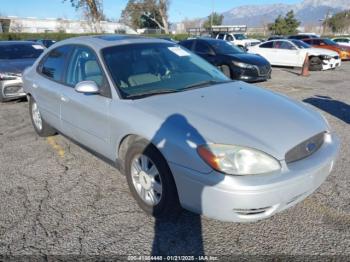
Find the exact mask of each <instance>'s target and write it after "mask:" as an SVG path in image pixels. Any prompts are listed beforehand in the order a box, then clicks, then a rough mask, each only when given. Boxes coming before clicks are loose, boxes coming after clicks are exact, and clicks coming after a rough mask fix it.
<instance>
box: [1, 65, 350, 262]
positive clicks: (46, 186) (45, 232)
mask: <svg viewBox="0 0 350 262" xmlns="http://www.w3.org/2000/svg"><path fill="white" fill-rule="evenodd" d="M298 73H299V72H298V71H297V70H294V69H288V68H273V73H272V79H271V80H269V81H268V82H263V83H258V84H257V85H259V86H262V87H265V88H268V89H271V90H273V91H277V92H280V93H283V94H286V95H288V96H290V97H293V98H295V99H297V100H299V101H304V102H306V103H308V104H310V105H311V106H314V107H316V108H317V109H318V110H320V112H322V114H323V115H324V116H325V117H326V118H327V120H328V121H329V123H330V125H331V126H332V128H333V130H334V132H336V133H337V135H338V136H339V137H340V139H341V144H342V148H341V153H340V155H339V158H338V162H337V164H336V165H335V169H334V171H333V173H332V174H331V175H330V176H329V178H328V179H327V181H326V182H325V183H324V184H323V185H322V186H321V187H320V188H319V189H318V190H317V191H316V192H315V193H314V194H313V195H311V196H310V197H308V198H307V199H306V200H305V201H303V202H302V203H299V204H298V205H296V206H295V207H293V208H290V209H288V210H286V211H284V212H282V213H280V214H277V215H275V216H273V217H272V218H269V219H267V220H263V221H260V222H257V223H253V224H237V223H223V222H219V221H215V220H209V219H206V218H204V217H199V216H197V215H194V214H192V213H189V212H184V213H183V214H182V215H181V216H180V217H178V218H176V219H174V221H168V222H164V221H155V220H154V219H153V218H151V217H148V216H147V215H145V214H144V213H143V212H142V211H141V209H140V208H139V207H138V206H137V205H136V202H135V201H134V199H133V198H132V196H131V195H130V193H129V189H128V187H127V183H126V179H125V177H124V176H123V175H121V174H120V173H119V172H118V171H117V170H116V169H114V168H113V167H111V166H110V165H108V164H107V163H105V162H103V161H102V160H100V159H98V158H96V157H95V156H93V155H91V154H90V153H88V152H86V151H84V150H83V149H81V148H80V147H78V146H77V145H75V144H73V143H72V142H71V141H69V140H68V139H66V138H65V137H63V136H61V135H58V136H54V137H50V138H47V139H46V138H39V137H38V136H37V135H36V134H35V133H34V130H33V128H32V125H31V122H30V119H29V113H28V104H27V103H26V102H23V101H13V102H8V103H3V104H0V255H14V256H21V255H64V256H65V255H79V254H83V255H103V256H106V257H108V256H113V255H150V254H163V255H169V254H172V255H180V254H181V255H193V254H196V255H203V254H205V255H230V256H237V255H252V256H258V255H273V256H280V255H311V256H312V255H342V256H344V257H346V256H350V190H349V188H350V157H349V154H350V152H349V151H350V125H349V124H350V85H349V83H350V62H344V63H343V65H342V67H341V68H339V69H337V70H334V71H326V72H312V73H311V76H310V77H301V76H298V75H297V74H298ZM237 110H239V108H238V109H237ZM281 125H283V123H281ZM257 132H258V130H257Z"/></svg>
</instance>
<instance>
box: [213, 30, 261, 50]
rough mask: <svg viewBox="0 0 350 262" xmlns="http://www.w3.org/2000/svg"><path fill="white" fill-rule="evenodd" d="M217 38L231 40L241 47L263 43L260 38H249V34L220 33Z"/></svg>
mask: <svg viewBox="0 0 350 262" xmlns="http://www.w3.org/2000/svg"><path fill="white" fill-rule="evenodd" d="M216 39H221V40H225V41H229V42H231V43H233V44H235V45H236V46H238V47H241V48H246V47H248V46H254V45H257V44H260V43H261V41H260V40H258V39H252V38H247V36H246V35H244V34H231V33H219V34H218V35H217V36H216Z"/></svg>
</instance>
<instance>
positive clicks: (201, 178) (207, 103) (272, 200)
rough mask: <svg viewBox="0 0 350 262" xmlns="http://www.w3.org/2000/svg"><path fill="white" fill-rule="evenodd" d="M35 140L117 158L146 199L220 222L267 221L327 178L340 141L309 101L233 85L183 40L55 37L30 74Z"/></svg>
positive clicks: (160, 207)
mask: <svg viewBox="0 0 350 262" xmlns="http://www.w3.org/2000/svg"><path fill="white" fill-rule="evenodd" d="M24 90H25V92H26V94H27V96H28V98H29V112H30V117H31V119H32V123H33V126H34V129H35V131H36V132H37V133H38V134H39V136H50V135H54V134H56V133H57V132H59V133H62V134H64V135H65V136H67V137H69V138H71V139H72V140H73V141H75V142H76V143H78V144H80V145H82V146H83V147H84V148H86V149H88V150H89V151H91V152H93V153H95V155H97V156H101V157H103V159H106V160H108V161H110V162H113V163H116V165H117V166H118V167H119V169H120V170H121V171H122V173H124V174H125V175H126V178H127V182H128V186H129V188H130V191H131V193H132V195H133V197H134V198H135V199H136V201H137V203H138V204H139V206H140V207H141V208H142V209H143V210H144V211H145V212H147V213H148V214H151V215H154V216H156V217H164V216H169V215H171V214H174V213H176V212H179V211H181V207H182V208H185V209H188V210H190V211H193V212H196V213H199V214H203V215H205V216H207V217H210V218H214V219H219V220H223V221H236V222H250V221H256V220H259V219H263V218H267V217H269V216H271V215H273V214H275V213H277V212H280V211H282V210H284V209H286V208H288V207H291V206H293V205H295V204H296V203H298V202H300V201H301V200H303V199H304V198H306V197H307V196H308V195H310V194H311V193H312V192H313V191H315V190H316V189H317V188H318V187H319V186H320V185H321V184H322V182H323V181H324V180H325V179H326V178H327V176H328V175H329V174H330V172H331V170H332V168H333V165H334V161H335V158H336V155H337V152H338V149H339V142H338V140H337V138H336V136H335V135H334V134H333V133H332V132H331V129H330V127H329V125H328V123H327V121H326V120H325V119H324V118H323V117H322V116H321V115H320V114H319V113H317V112H315V111H314V110H313V109H312V108H311V107H309V106H306V105H304V104H302V103H300V102H296V101H293V100H291V99H289V98H287V97H284V96H282V95H279V94H277V93H273V92H271V91H268V90H265V89H262V88H259V87H256V86H254V85H250V84H247V83H244V82H240V81H231V80H230V79H228V78H227V77H226V76H225V75H224V74H223V73H222V72H221V71H219V70H218V69H217V68H215V67H213V66H212V65H210V64H209V63H207V62H206V61H205V60H203V59H202V58H200V57H198V56H197V55H195V54H193V53H191V52H190V51H188V50H187V49H183V48H182V47H181V46H179V45H177V44H175V43H171V42H169V41H165V40H161V39H148V38H141V37H135V36H118V35H110V36H86V37H79V38H72V39H68V40H64V41H62V42H59V43H57V44H56V45H54V46H52V47H50V48H49V49H48V50H46V51H45V52H44V54H43V55H42V56H41V57H40V58H39V59H38V60H37V62H36V63H35V64H34V65H33V66H32V67H31V68H29V69H27V70H26V71H25V73H24Z"/></svg>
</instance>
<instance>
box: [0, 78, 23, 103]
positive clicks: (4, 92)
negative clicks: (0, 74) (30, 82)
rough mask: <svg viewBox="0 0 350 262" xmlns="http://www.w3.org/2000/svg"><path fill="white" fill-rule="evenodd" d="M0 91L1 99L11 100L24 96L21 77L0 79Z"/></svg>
mask: <svg viewBox="0 0 350 262" xmlns="http://www.w3.org/2000/svg"><path fill="white" fill-rule="evenodd" d="M0 88H1V89H0V92H1V96H2V98H3V100H11V99H17V98H22V97H25V96H26V93H25V92H24V90H23V82H22V77H16V79H12V80H2V81H0Z"/></svg>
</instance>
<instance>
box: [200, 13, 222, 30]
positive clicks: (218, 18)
mask: <svg viewBox="0 0 350 262" xmlns="http://www.w3.org/2000/svg"><path fill="white" fill-rule="evenodd" d="M223 19H224V16H223V15H220V14H218V13H216V12H213V13H212V14H211V15H209V16H208V19H207V20H206V21H205V22H204V24H203V27H204V28H206V29H210V28H211V26H212V25H221V24H222V20H223Z"/></svg>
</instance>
